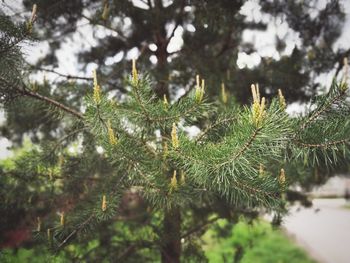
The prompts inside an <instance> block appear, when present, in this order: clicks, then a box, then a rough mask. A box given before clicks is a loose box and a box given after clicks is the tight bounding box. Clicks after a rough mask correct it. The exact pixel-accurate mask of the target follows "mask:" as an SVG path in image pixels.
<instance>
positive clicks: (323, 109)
mask: <svg viewBox="0 0 350 263" xmlns="http://www.w3.org/2000/svg"><path fill="white" fill-rule="evenodd" d="M343 95H344V93H341V92H339V94H337V95H336V96H334V97H333V98H331V99H330V100H329V101H326V102H325V104H324V105H323V106H322V107H321V108H320V109H319V110H317V111H315V112H313V114H311V116H310V117H309V118H308V119H307V120H306V122H304V123H303V124H302V125H301V126H300V127H299V129H298V132H297V133H296V134H295V137H294V138H296V136H297V135H299V134H300V133H301V132H302V131H304V130H305V129H306V128H307V127H308V126H309V125H310V124H311V123H312V122H313V121H315V120H316V119H317V118H318V117H319V116H320V115H322V114H323V113H324V112H325V111H326V110H327V109H328V108H329V107H330V106H332V104H333V103H334V102H336V101H337V100H339V99H340V98H341V97H342V96H343Z"/></svg>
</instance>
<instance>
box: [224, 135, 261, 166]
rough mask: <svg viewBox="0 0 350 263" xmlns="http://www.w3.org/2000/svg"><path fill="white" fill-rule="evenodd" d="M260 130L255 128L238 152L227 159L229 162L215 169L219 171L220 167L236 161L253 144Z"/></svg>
mask: <svg viewBox="0 0 350 263" xmlns="http://www.w3.org/2000/svg"><path fill="white" fill-rule="evenodd" d="M260 130H261V128H255V129H254V132H253V133H252V135H251V136H250V137H249V138H248V140H247V141H246V143H245V144H244V145H243V146H242V147H241V148H240V149H239V150H238V152H237V153H236V154H235V155H234V156H233V157H232V158H229V160H227V161H225V162H223V163H220V164H219V165H218V167H217V169H219V168H220V167H222V166H224V165H226V164H228V163H230V162H232V161H234V160H236V159H237V158H239V157H240V156H241V155H242V154H243V153H244V152H245V151H246V150H247V149H248V148H249V147H250V145H251V144H252V143H253V141H254V140H255V139H256V136H257V135H258V132H259V131H260Z"/></svg>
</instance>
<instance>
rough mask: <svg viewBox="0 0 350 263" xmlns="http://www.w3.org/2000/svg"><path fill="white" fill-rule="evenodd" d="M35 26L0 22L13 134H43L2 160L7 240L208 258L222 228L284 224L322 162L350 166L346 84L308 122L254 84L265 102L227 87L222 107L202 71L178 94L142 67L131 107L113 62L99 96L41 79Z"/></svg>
mask: <svg viewBox="0 0 350 263" xmlns="http://www.w3.org/2000/svg"><path fill="white" fill-rule="evenodd" d="M126 10H128V9H126ZM35 20H36V10H35V8H34V10H33V14H32V16H31V18H30V19H29V21H28V22H27V23H24V24H19V25H17V24H15V23H13V22H12V21H11V19H9V18H8V17H6V16H1V19H0V27H1V28H0V29H1V30H0V32H1V35H0V43H1V45H0V54H1V63H4V64H2V65H3V66H2V67H0V92H1V93H0V97H1V102H2V103H3V105H4V109H5V110H6V117H7V121H8V122H9V123H12V125H15V126H12V128H13V127H18V129H21V130H20V132H19V134H21V135H22V134H23V133H24V132H25V131H31V132H33V133H35V134H32V135H33V136H30V137H31V138H32V139H33V144H31V145H30V146H28V149H25V150H23V151H22V152H21V153H20V154H18V155H17V156H16V157H15V158H14V159H13V160H12V161H9V162H8V163H5V164H2V165H1V166H0V169H1V170H0V174H1V177H0V180H1V185H2V187H1V190H0V195H1V199H2V200H4V202H2V203H1V207H0V208H1V212H2V213H4V214H6V217H2V218H1V226H0V227H1V230H2V231H1V233H3V234H2V236H1V239H2V246H15V245H18V243H19V242H21V241H23V240H27V242H28V246H29V245H35V244H37V242H39V243H40V242H45V243H47V244H48V246H49V248H50V249H51V250H52V252H54V253H58V252H59V251H62V250H65V251H66V252H67V253H69V244H72V243H76V244H78V246H82V247H84V246H85V248H86V247H89V246H91V243H90V241H91V240H95V239H98V244H97V245H96V244H95V245H96V246H93V249H92V250H91V252H90V251H89V252H87V253H89V258H94V259H96V260H98V259H101V258H104V259H105V260H107V261H113V260H114V261H118V260H119V261H121V260H122V261H123V262H154V261H159V260H162V262H179V260H180V258H181V259H182V260H183V261H184V262H187V261H188V262H201V261H205V260H206V259H205V256H204V254H203V251H201V247H200V246H199V245H198V239H197V238H196V237H197V236H198V235H200V234H201V233H202V232H203V230H204V229H205V227H206V226H207V225H208V224H210V222H214V221H215V220H217V219H218V218H222V217H225V218H229V219H230V220H232V221H233V222H234V221H235V220H237V218H238V216H239V214H241V213H244V214H245V215H246V216H247V217H256V216H257V215H258V213H259V212H261V211H266V210H267V211H270V212H272V213H275V215H276V221H279V220H280V216H281V215H282V214H283V213H284V212H285V211H286V207H285V206H286V198H293V196H288V195H291V192H289V191H288V187H289V185H294V184H298V183H299V184H302V185H303V184H306V185H307V183H305V182H309V180H307V179H308V178H307V177H308V176H314V175H313V174H310V173H309V171H310V170H311V169H314V167H315V166H317V167H318V169H320V168H321V169H322V170H327V169H328V170H331V169H332V168H334V167H336V166H337V165H338V164H339V163H343V164H346V165H347V164H348V163H349V156H350V154H349V150H350V147H349V140H350V138H349V137H348V136H349V129H350V119H349V111H350V105H349V100H348V85H347V80H346V77H344V78H343V79H342V80H340V81H336V80H335V81H334V82H333V84H332V86H331V88H330V90H329V92H328V93H327V94H325V95H321V96H318V97H315V98H314V99H313V101H312V102H311V103H310V105H309V107H308V111H307V113H306V114H305V115H303V116H299V117H290V116H289V115H288V114H286V112H285V108H286V101H285V98H284V96H283V94H282V91H279V92H278V94H277V92H276V93H275V94H274V96H273V98H271V99H266V98H265V97H264V96H263V94H260V89H259V85H251V93H252V99H251V100H250V101H251V103H249V104H247V105H246V106H241V105H238V104H237V103H236V102H235V101H234V99H233V98H232V97H231V96H228V93H227V89H226V86H225V85H222V86H221V89H220V91H221V94H220V99H219V100H213V99H211V98H210V97H208V96H207V94H208V93H209V94H210V92H208V89H207V87H206V81H205V80H204V79H201V78H200V76H196V77H195V76H194V75H193V74H192V73H191V74H192V75H193V76H192V78H193V80H194V83H195V84H194V85H192V86H193V87H191V89H189V91H188V92H186V93H185V94H184V95H183V96H182V97H180V98H178V99H170V98H169V96H168V94H167V93H166V92H159V82H155V81H153V78H152V76H149V75H147V74H143V73H140V72H138V70H137V68H136V63H135V61H133V64H132V67H130V66H129V72H131V74H128V75H129V76H126V77H125V75H124V78H123V79H122V81H121V82H120V85H122V87H123V90H124V91H125V92H124V94H123V96H121V97H120V98H119V99H116V97H114V96H112V95H111V93H110V92H108V91H107V89H106V88H104V85H103V84H102V82H101V81H100V75H103V74H101V73H102V72H104V68H103V67H101V68H98V69H97V72H96V71H95V72H94V74H93V76H92V81H93V83H91V85H90V86H89V88H88V89H85V90H83V88H84V86H83V85H77V86H75V85H74V83H73V84H72V83H71V84H70V85H68V84H67V85H66V86H60V85H52V83H49V81H45V82H44V83H42V84H39V83H35V84H33V83H31V82H30V81H29V80H28V77H27V74H26V72H27V65H25V63H23V59H22V54H21V44H23V41H27V40H30V38H31V36H32V35H33V23H34V22H35ZM221 62H223V63H224V60H221ZM344 64H345V65H346V67H347V63H344ZM346 67H345V68H346ZM194 68H195V67H194ZM214 68H216V67H214ZM219 68H220V67H218V68H216V69H217V70H218V69H219ZM346 74H347V71H346V70H345V73H344V76H346ZM204 77H206V76H205V75H204ZM65 88H66V89H70V88H71V89H72V90H73V91H74V92H71V94H72V95H70V96H68V95H67V93H65V91H64V89H65ZM85 88H86V86H85ZM163 88H164V86H163ZM246 89H248V87H246ZM83 94H84V96H83ZM160 95H163V96H160ZM27 114H30V115H32V116H35V118H36V120H35V122H31V121H30V122H29V121H28V119H27V117H28V115H27ZM190 127H192V131H191V129H190ZM193 127H197V132H196V133H195V132H193V130H194V128H193ZM5 131H7V132H8V133H9V137H13V134H12V133H11V129H7V130H6V129H5ZM14 139H16V138H14ZM17 139H18V142H20V141H21V139H22V138H17ZM316 180H318V178H316ZM213 215H214V217H212V216H213ZM28 225H29V226H30V228H31V229H32V230H33V232H32V235H31V234H30V233H29V231H28ZM29 236H32V237H34V239H29ZM29 240H30V241H29Z"/></svg>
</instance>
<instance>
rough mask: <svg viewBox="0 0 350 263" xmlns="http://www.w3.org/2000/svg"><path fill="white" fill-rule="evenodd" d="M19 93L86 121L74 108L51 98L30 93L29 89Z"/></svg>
mask: <svg viewBox="0 0 350 263" xmlns="http://www.w3.org/2000/svg"><path fill="white" fill-rule="evenodd" d="M17 90H18V91H20V92H21V93H22V94H23V95H25V96H28V97H32V98H34V99H38V100H41V101H43V102H45V103H47V104H50V105H53V106H55V107H56V108H59V109H61V110H63V111H65V112H67V113H69V114H71V115H73V116H75V117H77V118H79V119H84V117H83V115H82V114H81V113H80V112H77V111H76V110H74V109H72V108H69V107H68V106H66V105H64V104H62V103H60V102H58V101H55V100H53V99H51V98H48V97H46V96H43V95H40V94H39V93H36V92H33V91H30V90H28V89H24V90H20V89H17Z"/></svg>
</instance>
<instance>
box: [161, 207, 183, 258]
mask: <svg viewBox="0 0 350 263" xmlns="http://www.w3.org/2000/svg"><path fill="white" fill-rule="evenodd" d="M161 249H162V251H161V256H162V263H180V256H181V214H180V209H179V208H174V209H172V210H171V211H165V213H164V221H163V237H162V248H161Z"/></svg>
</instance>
